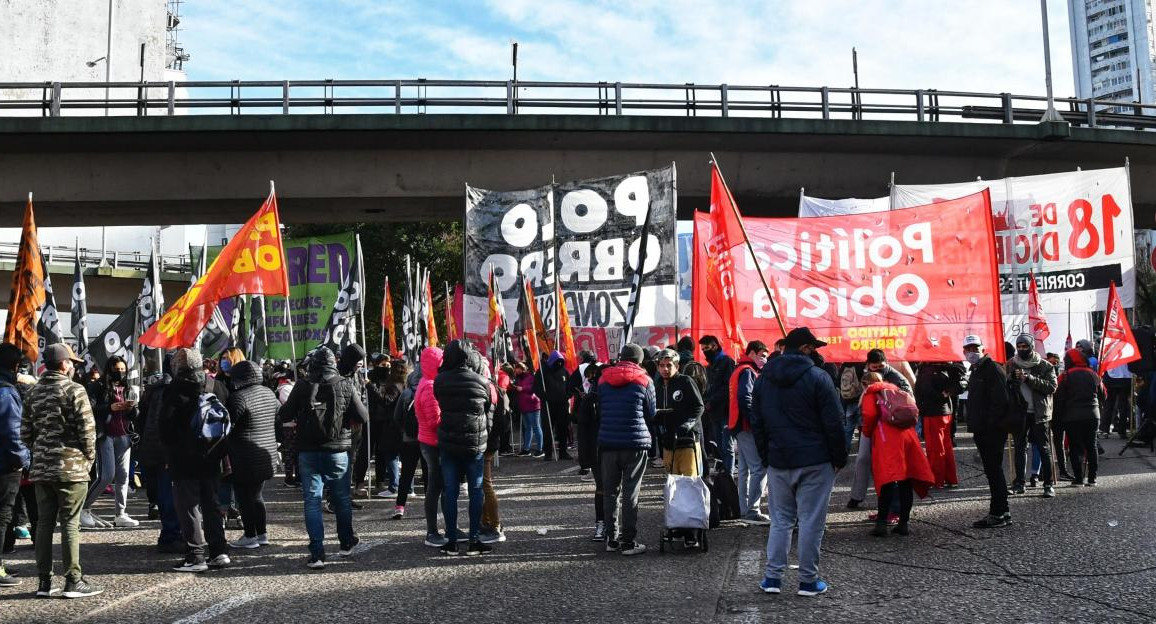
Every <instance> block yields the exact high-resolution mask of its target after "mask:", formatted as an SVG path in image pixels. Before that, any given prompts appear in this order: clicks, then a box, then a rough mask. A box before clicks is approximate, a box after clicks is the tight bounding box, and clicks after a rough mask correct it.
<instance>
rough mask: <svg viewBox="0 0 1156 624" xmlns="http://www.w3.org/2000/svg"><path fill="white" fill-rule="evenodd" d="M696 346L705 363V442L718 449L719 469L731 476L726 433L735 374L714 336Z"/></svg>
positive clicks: (731, 444) (731, 459)
mask: <svg viewBox="0 0 1156 624" xmlns="http://www.w3.org/2000/svg"><path fill="white" fill-rule="evenodd" d="M698 345H699V347H701V348H702V354H703V356H704V357H705V358H706V361H707V368H706V393H705V394H704V395H703V397H702V400H703V406H704V409H705V411H704V412H703V422H704V424H705V425H706V426H705V430H706V440H707V442H714V443H715V444H716V445H717V446H718V451H719V459H720V460H722V467H723V470H725V471H727V472H728V473H730V474H734V472H735V449H734V440H732V439H731V434H730V431H728V430H727V420H728V419H729V417H730V396H731V393H730V384H731V375H733V374H734V372H735V361H734V360H733V359H732V358H731V356H729V355H727V354H726V353H724V352H723V348H722V345H721V344H719V341H718V338H716V337H714V336H710V335H707V336H703V337H702V338H699V339H698Z"/></svg>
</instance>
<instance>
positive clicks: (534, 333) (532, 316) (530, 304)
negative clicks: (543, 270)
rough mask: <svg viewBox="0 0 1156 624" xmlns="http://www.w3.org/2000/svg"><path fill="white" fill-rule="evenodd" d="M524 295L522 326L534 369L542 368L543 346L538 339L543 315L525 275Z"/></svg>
mask: <svg viewBox="0 0 1156 624" xmlns="http://www.w3.org/2000/svg"><path fill="white" fill-rule="evenodd" d="M522 296H523V298H524V299H525V302H526V308H527V309H526V310H524V312H525V315H526V316H525V318H524V319H522V327H523V328H525V333H526V344H527V345H528V347H527V348H528V349H530V353H529V354H527V355H529V357H530V362H531V363H532V364H533V365H534V370H540V369H541V367H542V358H541V353H542V348H541V346H540V343H539V341H538V334H539V332H540V331H541V328H542V317H541V316H540V315H539V314H538V305H537V304H536V303H534V291H533V290H532V289H531V288H530V280H528V279H526V278H525V277H523V278H522Z"/></svg>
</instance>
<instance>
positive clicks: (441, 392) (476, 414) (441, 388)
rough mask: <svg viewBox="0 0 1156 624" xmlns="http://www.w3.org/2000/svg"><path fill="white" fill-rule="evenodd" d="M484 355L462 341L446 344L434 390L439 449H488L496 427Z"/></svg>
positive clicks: (477, 451)
mask: <svg viewBox="0 0 1156 624" xmlns="http://www.w3.org/2000/svg"><path fill="white" fill-rule="evenodd" d="M483 370H484V368H483V367H482V356H481V355H479V354H478V352H477V351H474V350H473V349H471V348H469V347H468V346H467V345H466V344H465V343H463V342H462V341H460V340H454V341H453V342H451V343H450V344H448V345H446V348H445V351H444V353H443V354H442V365H441V367H440V372H438V374H437V377H436V378H435V379H434V383H433V391H434V397H436V398H437V402H438V406H439V407H440V408H441V421H440V422H439V423H438V433H437V435H438V450H440V451H441V452H442V453H449V454H451V455H455V456H474V455H478V454H480V453H483V452H485V450H486V443H487V441H488V438H489V434H490V429H491V428H492V427H493V426H494V423H493V416H494V402H493V400H494V398H495V397H496V393H495V392H493V391H492V390H491V386H490V381H489V380H488V379H486V378H485V377H483V376H482V371H483Z"/></svg>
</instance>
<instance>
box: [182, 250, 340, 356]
mask: <svg viewBox="0 0 1156 624" xmlns="http://www.w3.org/2000/svg"><path fill="white" fill-rule="evenodd" d="M284 245H285V260H286V262H285V264H286V270H287V271H288V272H289V310H290V311H291V317H292V325H293V338H294V340H295V341H296V343H297V353H296V354H294V353H293V349H292V347H291V346H290V345H291V343H290V340H289V324H288V319H287V318H286V316H285V299H283V298H281V297H269V298H267V299H266V301H265V327H266V329H267V331H268V334H269V336H268V339H269V350H268V352H267V355H266V357H268V358H270V359H274V360H288V359H294V360H297V359H300V358H302V357H305V354H306V353H307V352H308V351H309V350H310V349H312V348H313V347H315V346H317V343H319V342H320V341H321V334H322V332H324V330H325V323H326V322H327V321H328V320H329V312H330V310H332V309H333V304H334V303H335V302H336V301H337V293H338V292H339V291H340V290H341V275H344V274H345V273H348V272H349V267H350V262H354V261H356V259H357V258H356V256H357V252H356V250H357V245H356V243H355V240H354V234H353V232H347V233H344V234H331V235H329V236H312V237H309V238H290V239H285V241H284ZM220 251H221V247H209V250H208V262H209V263H210V264H211V263H212V261H213V260H215V259H216V257H217V254H218V253H220ZM194 255H195V256H199V255H200V249H196V250H195V254H194ZM198 259H199V258H198V257H194V258H193V261H194V266H195V264H196V262H197V260H198Z"/></svg>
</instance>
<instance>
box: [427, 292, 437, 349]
mask: <svg viewBox="0 0 1156 624" xmlns="http://www.w3.org/2000/svg"><path fill="white" fill-rule="evenodd" d="M425 309H426V310H427V311H428V312H427V314H426V316H425V327H426V336H428V337H429V345H428V346H431V347H436V346H438V326H437V323H434V304H433V286H431V285H430V282H429V280H428V279H427V280H426V282H425Z"/></svg>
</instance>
